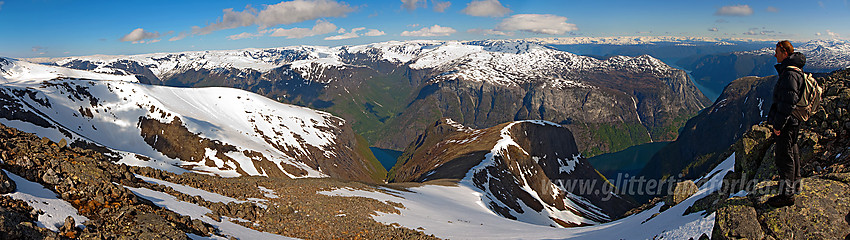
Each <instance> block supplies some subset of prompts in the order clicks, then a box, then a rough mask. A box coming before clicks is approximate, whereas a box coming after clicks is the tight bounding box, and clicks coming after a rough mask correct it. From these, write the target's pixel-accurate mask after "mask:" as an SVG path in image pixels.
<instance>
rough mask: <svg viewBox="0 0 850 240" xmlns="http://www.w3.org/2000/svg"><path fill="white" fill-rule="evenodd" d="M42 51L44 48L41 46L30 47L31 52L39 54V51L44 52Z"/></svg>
mask: <svg viewBox="0 0 850 240" xmlns="http://www.w3.org/2000/svg"><path fill="white" fill-rule="evenodd" d="M44 49H46V47H42V46H33V47H32V51H33V52H41V50H44Z"/></svg>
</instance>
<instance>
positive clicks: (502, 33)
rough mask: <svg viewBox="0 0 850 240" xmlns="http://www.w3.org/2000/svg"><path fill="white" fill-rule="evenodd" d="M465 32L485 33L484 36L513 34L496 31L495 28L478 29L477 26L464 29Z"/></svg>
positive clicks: (511, 34)
mask: <svg viewBox="0 0 850 240" xmlns="http://www.w3.org/2000/svg"><path fill="white" fill-rule="evenodd" d="M466 32H468V33H472V34H479V35H485V36H486V35H499V36H513V35H514V34H513V33H509V32H502V31H496V30H493V29H478V28H473V29H469V30H466Z"/></svg>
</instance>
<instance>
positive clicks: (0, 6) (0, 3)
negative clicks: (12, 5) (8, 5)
mask: <svg viewBox="0 0 850 240" xmlns="http://www.w3.org/2000/svg"><path fill="white" fill-rule="evenodd" d="M4 3H5V2H3V1H0V10H3V4H4Z"/></svg>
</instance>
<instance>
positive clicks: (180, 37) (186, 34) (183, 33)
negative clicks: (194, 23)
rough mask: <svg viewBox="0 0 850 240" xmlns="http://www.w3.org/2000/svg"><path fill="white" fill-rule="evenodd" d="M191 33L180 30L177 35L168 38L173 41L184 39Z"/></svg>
mask: <svg viewBox="0 0 850 240" xmlns="http://www.w3.org/2000/svg"><path fill="white" fill-rule="evenodd" d="M189 35H190V34H189V33H187V32H180V33H179V34H177V36H174V37H172V38H170V39H168V41H169V42H173V41H177V40H182V39H184V38H186V37H188V36H189Z"/></svg>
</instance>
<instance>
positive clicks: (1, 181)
mask: <svg viewBox="0 0 850 240" xmlns="http://www.w3.org/2000/svg"><path fill="white" fill-rule="evenodd" d="M17 187H18V186H17V185H16V184H15V181H12V179H11V178H9V176H8V175H6V171H2V170H0V194H6V193H11V192H14V191H15V189H17Z"/></svg>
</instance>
